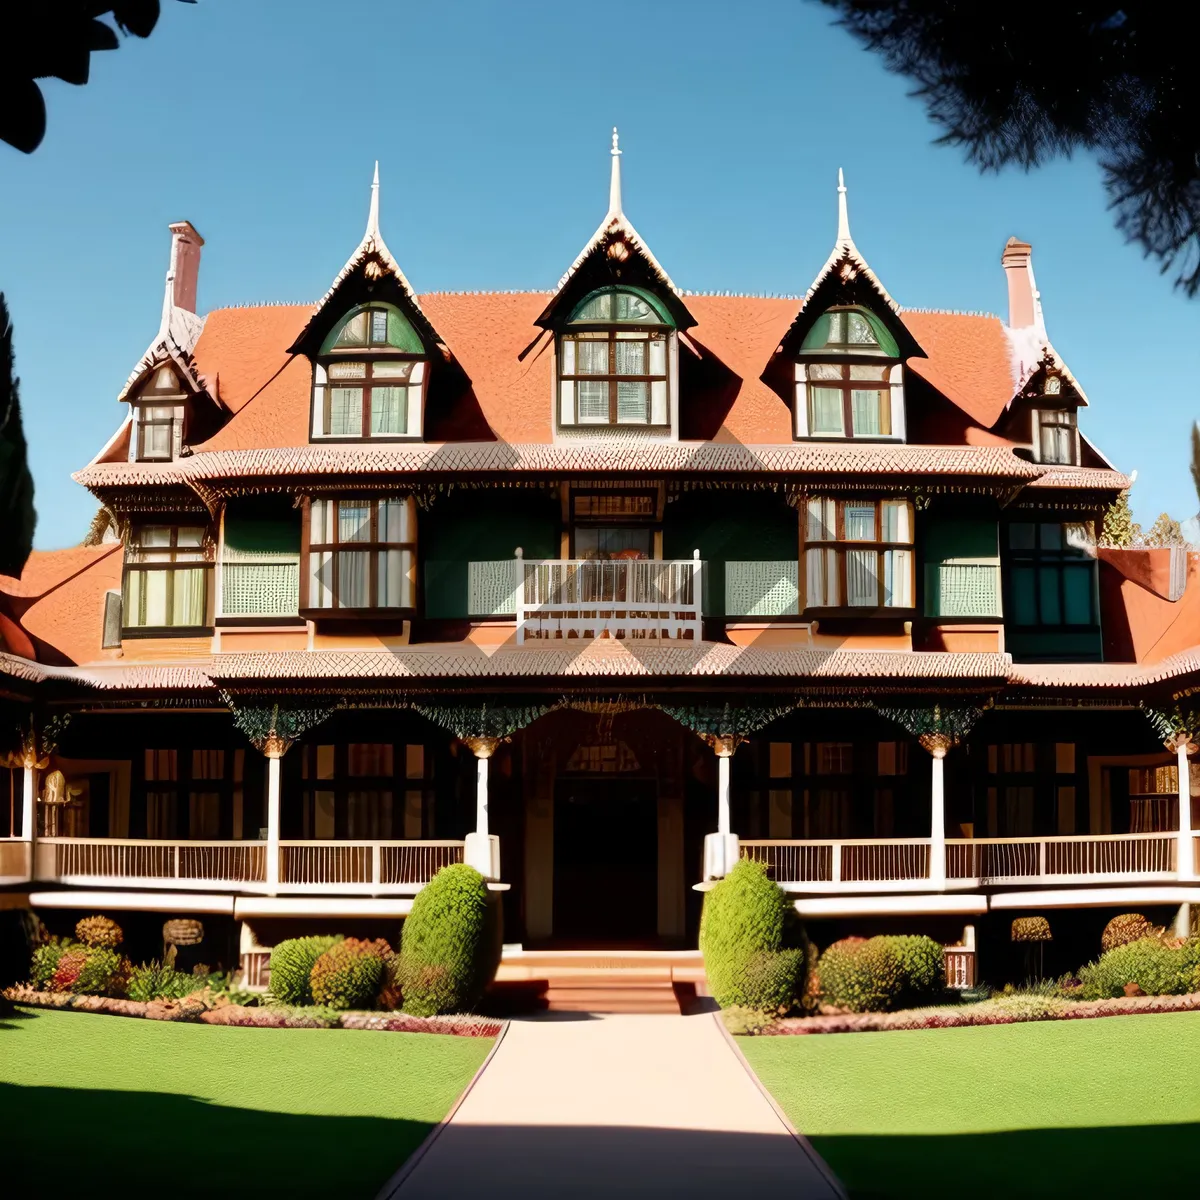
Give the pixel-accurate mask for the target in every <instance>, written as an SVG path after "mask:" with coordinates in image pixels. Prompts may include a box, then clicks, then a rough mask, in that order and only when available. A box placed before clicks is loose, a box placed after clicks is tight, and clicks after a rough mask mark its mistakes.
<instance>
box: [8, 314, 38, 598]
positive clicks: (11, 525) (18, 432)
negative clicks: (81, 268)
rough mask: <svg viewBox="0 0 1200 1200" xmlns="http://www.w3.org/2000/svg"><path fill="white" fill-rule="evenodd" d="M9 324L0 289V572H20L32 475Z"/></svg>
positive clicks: (29, 542) (29, 534) (29, 531)
mask: <svg viewBox="0 0 1200 1200" xmlns="http://www.w3.org/2000/svg"><path fill="white" fill-rule="evenodd" d="M12 332H13V331H12V324H11V322H10V321H9V319H8V306H7V305H6V304H5V303H4V293H3V292H0V575H20V574H21V570H22V568H23V567H24V566H25V560H26V559H27V558H28V557H29V551H30V550H31V549H32V547H33V523H34V513H33V477H32V476H31V475H30V474H29V464H28V462H27V460H26V451H25V433H24V431H23V430H22V428H21V401H20V398H19V397H18V395H17V392H18V385H19V383H20V380H18V379H17V377H16V376H15V375H14V374H13V347H12Z"/></svg>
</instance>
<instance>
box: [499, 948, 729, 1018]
mask: <svg viewBox="0 0 1200 1200" xmlns="http://www.w3.org/2000/svg"><path fill="white" fill-rule="evenodd" d="M707 994H708V989H707V987H706V986H705V981H704V963H703V961H702V959H701V957H700V954H699V952H698V951H695V950H683V951H670V950H537V951H526V950H506V951H505V954H504V957H503V959H502V960H501V963H500V969H499V971H498V972H497V973H496V981H495V983H493V984H492V987H491V989H490V991H489V995H488V1000H489V1003H488V1007H489V1009H492V1010H493V1011H497V1012H504V1013H508V1014H516V1013H521V1012H538V1011H542V1012H547V1011H548V1012H563V1013H568V1012H576V1013H669V1014H671V1015H673V1016H678V1015H679V1014H680V1013H687V1012H691V1011H694V1010H695V1009H696V1007H697V1004H698V1000H697V998H698V997H699V996H706V995H707Z"/></svg>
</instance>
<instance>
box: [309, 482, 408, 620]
mask: <svg viewBox="0 0 1200 1200" xmlns="http://www.w3.org/2000/svg"><path fill="white" fill-rule="evenodd" d="M416 556H417V529H416V509H415V505H414V504H413V501H412V498H411V497H388V498H385V499H381V500H351V499H346V500H313V501H312V502H311V503H310V506H309V522H308V571H307V598H306V602H305V607H307V608H309V609H323V610H325V609H328V610H337V611H340V612H345V613H347V614H353V613H365V612H376V611H378V610H381V609H383V610H405V609H412V608H414V607H415V605H416Z"/></svg>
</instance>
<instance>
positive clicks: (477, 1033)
mask: <svg viewBox="0 0 1200 1200" xmlns="http://www.w3.org/2000/svg"><path fill="white" fill-rule="evenodd" d="M0 996H3V998H4V999H5V1000H8V1001H9V1002H10V1003H13V1004H17V1005H23V1006H24V1007H26V1008H44V1009H51V1010H54V1011H58V1012H90V1013H97V1014H100V1015H102V1016H111V1017H134V1018H144V1019H146V1020H151V1021H154V1020H160V1021H161V1020H168V1021H179V1022H181V1023H183V1024H189V1025H211V1026H214V1027H216V1026H225V1027H230V1026H234V1025H235V1023H234V1022H227V1021H222V1020H216V1019H212V1018H211V1016H210V1014H213V1013H219V1012H221V1011H222V1009H223V1008H233V1007H240V1006H237V1005H222V1006H220V1007H218V1008H210V1009H205V1010H204V1011H200V1012H196V1013H194V1014H188V1015H183V1014H181V1013H179V1008H178V1006H179V1004H180V1001H162V1000H122V999H118V998H116V997H113V996H91V995H76V994H75V993H73V992H40V991H35V990H34V989H32V988H30V987H28V986H27V985H17V986H16V987H10V988H5V989H4V991H3V992H0ZM184 999H186V997H185V998H184ZM151 1010H154V1011H151ZM247 1011H250V1012H263V1013H270V1012H272V1011H273V1010H272V1009H270V1008H267V1007H262V1008H256V1009H248V1010H247ZM274 1011H278V1010H274ZM168 1013H169V1014H170V1015H167V1014H168ZM278 1015H279V1016H280V1017H281V1018H283V1019H282V1020H280V1021H279V1023H263V1024H261V1025H260V1024H255V1023H253V1022H249V1023H247V1024H245V1025H242V1026H238V1027H240V1028H249V1029H364V1030H370V1031H374V1032H384V1033H440V1034H443V1035H446V1036H450V1037H495V1038H500V1037H503V1035H504V1030H505V1028H506V1027H507V1024H508V1022H507V1021H505V1020H502V1019H499V1018H495V1017H480V1016H476V1015H474V1014H471V1013H465V1014H459V1015H453V1014H447V1015H445V1016H436V1017H414V1016H410V1015H409V1014H407V1013H403V1012H397V1013H385V1012H363V1011H353V1010H352V1011H347V1012H344V1013H339V1014H338V1022H337V1024H336V1025H329V1024H326V1023H324V1022H323V1021H318V1020H317V1019H316V1018H313V1017H306V1016H305V1014H304V1009H303V1008H293V1009H288V1010H287V1012H286V1013H284V1012H283V1011H278ZM206 1018H209V1019H206Z"/></svg>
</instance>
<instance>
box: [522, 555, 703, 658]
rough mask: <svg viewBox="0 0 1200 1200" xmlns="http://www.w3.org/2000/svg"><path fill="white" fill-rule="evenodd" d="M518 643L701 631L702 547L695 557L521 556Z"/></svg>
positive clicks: (668, 635)
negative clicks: (555, 557) (582, 558)
mask: <svg viewBox="0 0 1200 1200" xmlns="http://www.w3.org/2000/svg"><path fill="white" fill-rule="evenodd" d="M516 570H517V580H516V584H517V586H516V594H515V598H514V599H515V608H516V616H517V641H518V642H523V641H526V640H527V639H533V638H547V639H559V638H596V637H605V636H607V637H612V638H629V639H634V638H670V639H681V638H690V639H692V640H694V641H699V640H700V638H701V637H702V636H703V634H702V623H701V617H702V611H701V610H702V604H703V595H704V588H703V570H704V564H703V563H702V562H701V561H700V551H699V550H697V551H696V552H695V554H694V556H693V557H692V558H690V559H680V560H673V559H611V560H608V561H599V560H595V559H586V560H575V559H536V560H535V559H523V558H521V557H520V552H518V557H517V563H516Z"/></svg>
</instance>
